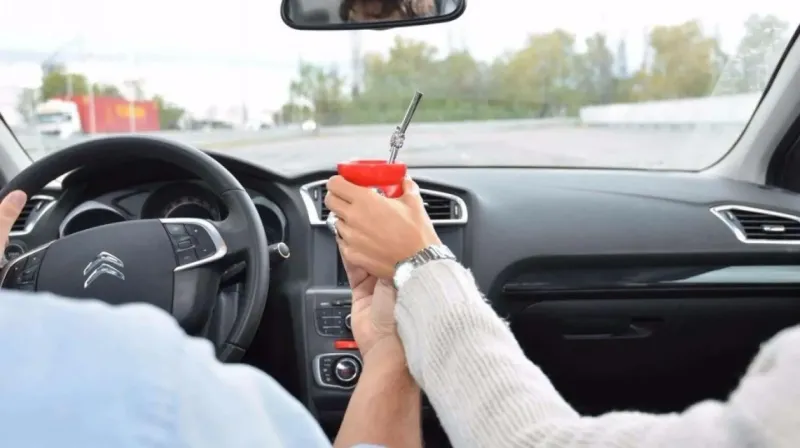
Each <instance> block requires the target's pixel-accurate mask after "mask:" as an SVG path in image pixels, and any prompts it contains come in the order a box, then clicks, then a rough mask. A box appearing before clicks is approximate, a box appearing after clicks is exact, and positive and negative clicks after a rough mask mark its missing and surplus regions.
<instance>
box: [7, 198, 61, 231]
mask: <svg viewBox="0 0 800 448" xmlns="http://www.w3.org/2000/svg"><path fill="white" fill-rule="evenodd" d="M54 201H55V199H54V198H52V197H50V196H33V197H32V198H31V199H30V200H29V201H28V202H27V203H26V204H25V207H24V208H23V209H22V213H20V215H19V218H17V220H16V221H14V225H13V226H12V227H11V233H12V234H17V235H19V234H21V233H23V232H29V231H30V230H31V227H33V225H34V224H35V223H36V221H37V220H38V219H39V217H41V216H42V215H43V214H44V212H45V211H47V209H48V208H49V206H50V205H51V204H53V203H54Z"/></svg>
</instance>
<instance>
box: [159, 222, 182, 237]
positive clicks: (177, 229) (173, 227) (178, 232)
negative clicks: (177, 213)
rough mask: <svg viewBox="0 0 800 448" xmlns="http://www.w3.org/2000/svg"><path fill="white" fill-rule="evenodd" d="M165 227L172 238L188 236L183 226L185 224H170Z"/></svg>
mask: <svg viewBox="0 0 800 448" xmlns="http://www.w3.org/2000/svg"><path fill="white" fill-rule="evenodd" d="M164 227H166V228H167V233H169V234H170V236H172V237H181V236H185V235H188V233H186V228H185V227H184V226H183V224H177V223H168V224H164Z"/></svg>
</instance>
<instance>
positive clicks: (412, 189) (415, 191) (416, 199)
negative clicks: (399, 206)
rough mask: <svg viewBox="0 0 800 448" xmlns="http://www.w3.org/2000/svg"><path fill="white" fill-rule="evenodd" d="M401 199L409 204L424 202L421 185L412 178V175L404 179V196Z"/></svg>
mask: <svg viewBox="0 0 800 448" xmlns="http://www.w3.org/2000/svg"><path fill="white" fill-rule="evenodd" d="M400 200H401V201H403V202H404V203H406V204H408V205H414V204H419V203H420V202H422V196H420V193H419V185H417V183H416V182H414V181H413V180H411V178H410V177H406V178H405V179H403V196H401V197H400Z"/></svg>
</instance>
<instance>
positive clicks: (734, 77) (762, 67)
mask: <svg viewBox="0 0 800 448" xmlns="http://www.w3.org/2000/svg"><path fill="white" fill-rule="evenodd" d="M744 28H745V35H744V37H743V38H742V40H741V42H739V46H738V48H737V50H736V53H735V54H734V56H733V57H732V61H731V64H730V67H729V73H730V76H729V77H728V82H729V83H730V84H729V87H728V90H730V91H732V93H744V92H758V91H761V90H763V89H764V88H765V87H766V85H767V82H768V81H769V78H770V76H771V75H772V71H773V70H774V69H775V65H776V64H777V62H778V59H779V58H780V52H782V51H783V49H784V48H785V47H786V44H787V42H788V38H789V35H788V34H789V24H788V23H787V22H785V21H783V20H780V19H778V18H777V17H775V16H773V15H766V16H760V15H757V14H753V15H751V16H750V17H748V18H747V21H745V24H744Z"/></svg>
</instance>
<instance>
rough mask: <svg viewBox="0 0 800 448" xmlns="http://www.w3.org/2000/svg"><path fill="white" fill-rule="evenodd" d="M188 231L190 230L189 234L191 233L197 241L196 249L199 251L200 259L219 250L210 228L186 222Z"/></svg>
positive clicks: (198, 256)
mask: <svg viewBox="0 0 800 448" xmlns="http://www.w3.org/2000/svg"><path fill="white" fill-rule="evenodd" d="M186 231H187V232H189V235H191V237H192V238H193V239H194V241H195V249H194V250H195V251H196V252H197V258H198V259H200V260H202V259H204V258H208V257H210V256H212V255H214V253H215V252H216V251H217V245H216V244H214V240H212V239H211V235H209V234H208V230H206V229H204V228H203V227H202V226H200V225H198V224H186Z"/></svg>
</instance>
